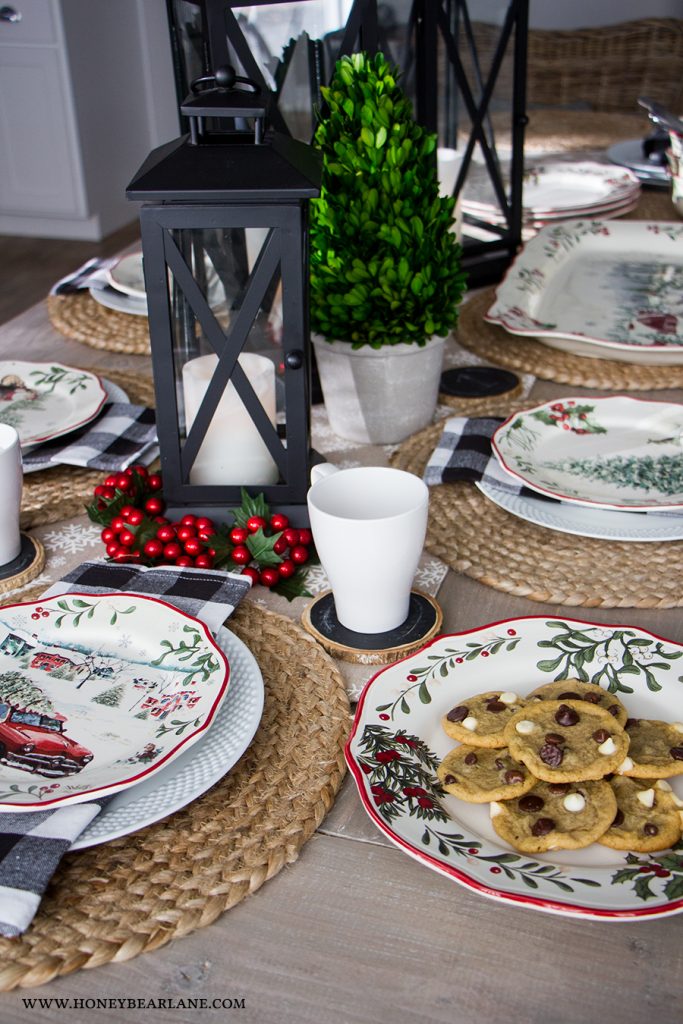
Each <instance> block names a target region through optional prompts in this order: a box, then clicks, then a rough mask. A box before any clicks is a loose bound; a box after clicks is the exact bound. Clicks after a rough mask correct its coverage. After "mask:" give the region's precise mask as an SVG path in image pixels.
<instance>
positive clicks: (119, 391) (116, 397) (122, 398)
mask: <svg viewBox="0 0 683 1024" xmlns="http://www.w3.org/2000/svg"><path fill="white" fill-rule="evenodd" d="M102 387H103V388H104V390H105V391H106V393H107V402H127V401H128V395H127V394H126V392H125V391H124V390H123V388H120V387H119V385H118V384H114V383H113V382H112V381H110V380H106V379H105V378H102ZM68 441H69V435H68V434H65V435H63V437H62V438H60V440H59V441H58V443H57V445H55V446H54V447H57V446H61V444H67V443H68ZM52 450H53V446H52V445H48V444H42V445H34V446H33V447H31V448H29V449H24V450H23V452H22V455H23V456H24V463H23V471H24V476H25V475H26V474H27V473H37V472H38V471H39V470H42V469H54V468H55V466H58V465H59V463H58V462H52V461H51V460H50V453H51V451H52ZM28 454H30V456H31V461H30V462H27V461H26V455H28ZM39 455H44V456H45V458H44V460H42V461H37V460H38V456H39Z"/></svg>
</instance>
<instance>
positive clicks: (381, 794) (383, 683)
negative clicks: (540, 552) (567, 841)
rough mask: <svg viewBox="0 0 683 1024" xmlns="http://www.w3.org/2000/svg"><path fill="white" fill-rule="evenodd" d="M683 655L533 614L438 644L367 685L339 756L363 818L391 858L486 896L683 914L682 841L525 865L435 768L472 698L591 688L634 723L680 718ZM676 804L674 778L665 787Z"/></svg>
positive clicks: (563, 909)
mask: <svg viewBox="0 0 683 1024" xmlns="http://www.w3.org/2000/svg"><path fill="white" fill-rule="evenodd" d="M682 659H683V646H682V645H681V644H679V643H675V642H673V641H670V640H665V639H663V638H661V637H658V636H655V635H654V634H652V633H648V632H646V631H645V630H642V629H638V628H637V627H635V626H626V625H613V624H609V625H608V624H603V623H595V622H583V621H581V620H577V619H570V618H559V619H551V618H549V617H548V616H540V615H539V616H529V617H525V618H518V619H506V620H503V621H502V622H493V623H490V624H488V625H485V626H481V627H479V628H477V629H471V630H466V631H465V632H462V633H454V634H451V635H450V636H441V637H437V638H436V639H435V640H433V641H432V642H431V643H429V644H427V646H426V647H424V648H423V649H422V650H421V651H418V652H417V653H415V654H411V655H410V656H409V657H408V658H404V659H403V661H400V662H396V663H395V664H393V665H389V666H387V667H386V668H384V669H382V670H381V671H380V672H379V673H378V674H377V675H376V676H374V678H373V679H371V680H370V682H369V683H368V684H367V686H366V687H365V689H364V691H363V694H362V696H361V698H360V700H359V702H358V707H357V710H356V715H355V720H354V724H353V728H352V731H351V736H350V738H349V741H348V744H347V747H346V759H347V762H348V765H349V768H350V769H351V772H352V773H353V776H354V778H355V781H356V785H357V787H358V792H359V795H360V798H361V801H362V803H363V806H364V807H365V809H366V811H367V812H368V814H369V815H370V817H371V818H372V820H373V821H374V823H375V824H376V825H377V827H378V828H379V829H380V831H381V832H383V833H384V835H386V836H387V837H388V838H389V839H390V840H391V841H392V842H393V843H395V844H396V845H397V846H398V847H399V849H401V850H402V851H403V852H404V853H407V854H408V855H409V856H411V857H414V858H415V859H416V860H418V861H419V862H420V863H422V864H424V865H425V866H427V867H430V868H432V869H434V870H435V871H438V872H439V873H441V874H443V875H445V876H446V877H448V878H450V879H452V880H453V881H454V882H456V883H458V884H459V885H463V886H465V887H466V888H468V889H471V890H473V891H474V892H478V893H480V894H481V895H482V896H486V897H489V898H492V899H494V900H498V901H500V902H502V903H507V904H513V905H516V906H521V907H527V908H529V909H533V910H542V911H546V912H549V913H555V914H563V915H566V916H569V917H576V918H584V919H585V918H594V919H596V920H600V921H620V920H649V919H651V918H654V917H664V916H668V915H670V914H678V913H680V911H681V910H683V842H681V843H679V844H678V846H677V847H676V848H675V849H672V850H664V851H662V852H660V853H652V854H635V853H625V852H621V851H617V850H612V849H609V848H607V847H605V846H601V845H599V844H597V843H593V844H592V845H591V846H588V847H586V848H584V849H581V850H566V851H554V852H548V853H544V854H538V855H533V854H522V853H518V852H516V851H515V850H513V849H512V848H511V847H509V846H507V845H506V844H505V843H504V842H503V841H502V840H501V839H500V838H499V836H498V835H497V834H496V833H495V831H494V830H493V826H492V825H491V819H490V810H489V807H488V805H486V804H471V803H465V801H463V800H458V799H457V798H456V797H454V796H450V795H449V794H447V793H445V792H444V791H443V789H442V788H441V785H440V783H439V780H438V777H437V774H436V769H437V767H438V764H439V762H440V761H441V760H442V759H443V758H444V757H445V756H446V754H447V753H448V752H449V751H450V750H451V749H452V748H453V746H454V741H453V740H451V739H450V738H449V737H448V736H447V735H446V733H445V732H444V731H443V729H442V727H441V717H442V716H443V715H445V714H446V713H447V712H448V711H449V710H450V709H451V708H453V707H454V706H456V705H458V704H461V703H462V702H463V701H465V700H466V699H467V698H469V697H471V696H472V695H473V694H476V693H483V692H485V691H490V690H496V689H497V690H499V691H500V689H501V679H504V681H505V687H504V688H505V689H506V690H512V691H515V692H517V693H518V694H520V695H521V696H524V695H525V694H527V693H530V692H531V690H533V689H535V688H536V687H537V686H539V685H540V684H542V683H545V682H551V681H552V680H554V679H566V678H572V677H573V678H577V677H579V678H582V679H586V680H591V681H592V682H594V683H597V684H598V685H600V686H603V687H605V688H606V689H608V690H609V691H610V692H612V693H617V694H618V696H619V699H620V700H621V701H622V702H623V703H624V704H625V705H626V708H627V709H628V713H629V715H631V716H633V717H638V718H655V719H664V720H665V721H669V722H676V721H679V722H680V721H681V720H683V685H681V679H680V677H681V672H683V660H682ZM669 783H670V784H671V786H672V788H673V789H674V792H675V793H677V795H678V796H679V798H680V797H683V776H681V775H679V776H677V777H675V778H671V779H669Z"/></svg>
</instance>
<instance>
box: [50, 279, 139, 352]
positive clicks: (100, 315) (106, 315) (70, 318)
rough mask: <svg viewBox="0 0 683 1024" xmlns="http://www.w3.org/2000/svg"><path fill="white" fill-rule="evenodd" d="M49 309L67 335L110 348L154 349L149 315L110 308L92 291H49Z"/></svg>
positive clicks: (54, 324)
mask: <svg viewBox="0 0 683 1024" xmlns="http://www.w3.org/2000/svg"><path fill="white" fill-rule="evenodd" d="M47 313H48V316H49V318H50V323H51V324H52V326H53V327H54V328H55V330H56V331H59V333H60V334H63V335H64V337H65V338H71V339H72V340H73V341H82V342H83V344H84V345H89V346H90V347H91V348H98V349H102V350H104V351H107V352H122V353H124V354H125V355H133V356H148V355H149V353H150V347H149V326H148V322H147V317H146V316H133V315H132V314H130V313H119V312H117V310H115V309H108V308H106V307H105V306H101V305H100V304H99V302H95V300H94V299H93V298H92V296H91V295H89V294H88V292H76V293H75V294H73V295H48V297H47Z"/></svg>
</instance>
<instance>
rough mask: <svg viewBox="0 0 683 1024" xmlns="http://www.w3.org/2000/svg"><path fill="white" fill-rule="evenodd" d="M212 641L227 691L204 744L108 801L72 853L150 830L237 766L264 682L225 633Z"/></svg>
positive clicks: (259, 705)
mask: <svg viewBox="0 0 683 1024" xmlns="http://www.w3.org/2000/svg"><path fill="white" fill-rule="evenodd" d="M216 642H217V643H218V645H219V647H220V648H221V650H222V651H223V653H224V654H225V656H226V658H227V659H228V661H229V663H230V688H229V690H228V692H227V694H226V697H225V700H224V701H223V703H222V704H221V706H220V708H219V709H218V713H217V715H216V719H215V721H214V723H213V725H212V726H211V728H210V729H209V730H208V732H207V733H206V735H205V736H204V737H203V739H201V740H199V741H198V742H197V743H195V745H194V746H193V747H191V748H190V750H188V751H186V753H184V754H181V755H180V756H179V757H177V758H176V759H175V761H173V762H172V763H171V764H169V765H168V766H167V767H165V768H162V769H161V771H160V772H158V773H157V774H156V775H155V776H154V777H153V778H150V779H147V780H145V781H144V782H140V783H138V784H137V785H136V786H131V787H130V788H129V789H125V790H123V791H122V792H121V793H117V794H116V796H114V797H112V798H111V800H110V801H109V803H108V804H107V805H106V806H105V807H104V808H103V809H102V811H101V812H100V814H98V816H97V817H96V818H95V819H94V820H93V821H92V822H91V823H90V825H88V827H87V828H86V829H85V830H84V831H83V832H82V833H81V835H80V836H79V837H78V839H77V840H76V842H75V843H73V845H72V846H71V849H72V850H83V849H85V848H86V847H88V846H96V845H98V844H99V843H106V842H109V840H111V839H118V838H119V837H120V836H126V835H129V834H130V833H131V832H137V831H138V829H141V828H145V827H146V826H147V825H153V824H154V823H155V822H157V821H161V819H162V818H166V817H167V816H168V815H169V814H173V813H174V812H175V811H179V810H180V809H181V808H182V807H185V806H186V805H187V804H189V803H191V801H192V800H196V799H197V798H198V797H200V796H201V795H202V794H203V793H205V792H206V791H207V789H210V788H211V786H213V785H214V784H215V783H216V782H218V781H219V780H220V779H222V778H223V777H224V775H226V774H227V773H228V772H229V771H230V769H231V768H232V767H233V766H234V765H235V764H237V761H238V760H239V759H240V757H241V756H242V754H243V753H244V751H245V750H246V749H247V747H248V746H249V744H250V743H251V741H252V739H253V737H254V733H255V732H256V730H257V728H258V724H259V722H260V721H261V714H262V712H263V677H262V675H261V670H260V669H259V667H258V664H257V662H256V659H255V658H254V656H253V654H252V653H251V651H250V650H249V648H248V647H247V646H246V645H245V644H244V643H242V641H241V640H240V639H239V638H238V637H236V636H235V634H234V633H231V632H230V630H228V629H225V628H223V629H219V631H218V633H217V634H216Z"/></svg>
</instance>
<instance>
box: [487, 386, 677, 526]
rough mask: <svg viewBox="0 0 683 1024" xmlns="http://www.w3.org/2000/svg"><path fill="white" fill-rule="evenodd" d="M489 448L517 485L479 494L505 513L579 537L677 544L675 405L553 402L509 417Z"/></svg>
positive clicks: (607, 400)
mask: <svg viewBox="0 0 683 1024" xmlns="http://www.w3.org/2000/svg"><path fill="white" fill-rule="evenodd" d="M492 449H493V452H494V455H495V456H496V459H497V460H498V463H499V465H500V466H501V467H502V469H503V471H504V475H505V477H507V478H509V479H510V481H511V482H512V481H513V480H514V481H515V482H516V485H517V486H516V487H513V488H508V489H507V490H506V488H505V487H504V486H503V485H502V484H503V480H502V479H501V486H496V485H495V483H488V482H487V483H482V484H480V485H479V487H480V489H481V490H482V491H483V492H484V493H485V494H486V495H487V496H488V497H489V498H491V500H492V501H494V502H495V503H496V504H497V505H500V506H501V507H503V508H506V509H507V510H508V511H509V512H511V513H512V514H513V515H517V516H519V517H520V518H522V519H527V520H529V521H531V522H535V523H537V524H538V525H541V526H548V527H550V528H551V529H557V530H560V531H561V532H564V533H574V534H577V535H580V536H587V537H600V538H603V539H609V540H620V541H622V540H625V541H630V540H633V541H662V540H681V539H683V405H676V404H673V403H667V402H650V401H642V400H640V399H635V398H626V397H623V396H621V395H618V396H611V397H608V398H562V399H556V400H554V401H551V402H546V403H545V404H543V405H538V406H536V407H534V408H532V409H527V410H525V411H523V412H520V413H515V414H514V415H512V416H511V417H510V418H509V419H508V420H506V422H505V423H503V424H502V425H501V426H500V427H499V428H498V430H497V431H496V432H495V434H494V435H493V438H492ZM520 484H523V485H524V487H525V488H528V489H529V490H530V491H531V492H536V493H538V495H539V497H538V498H534V497H533V494H531V495H523V494H519V493H517V491H518V489H519V485H520ZM548 498H554V499H556V501H555V502H549V501H548V500H547V499H548ZM558 502H559V503H558ZM642 513H647V514H646V515H644V514H642Z"/></svg>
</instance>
